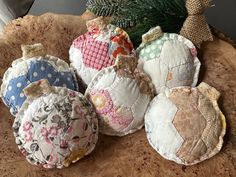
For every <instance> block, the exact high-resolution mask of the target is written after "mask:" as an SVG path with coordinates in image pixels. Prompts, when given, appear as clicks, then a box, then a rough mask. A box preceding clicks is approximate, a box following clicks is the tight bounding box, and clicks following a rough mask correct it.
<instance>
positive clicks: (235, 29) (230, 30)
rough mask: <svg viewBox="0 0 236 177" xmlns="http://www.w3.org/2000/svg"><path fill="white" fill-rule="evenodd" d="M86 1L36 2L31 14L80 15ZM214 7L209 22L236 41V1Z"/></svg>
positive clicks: (220, 2)
mask: <svg viewBox="0 0 236 177" xmlns="http://www.w3.org/2000/svg"><path fill="white" fill-rule="evenodd" d="M85 4H86V0H56V1H52V0H35V2H34V4H33V6H32V8H31V10H30V12H29V13H30V14H33V15H40V14H43V13H45V12H56V13H66V14H74V15H80V14H81V13H83V12H84V10H85V8H86V6H85ZM212 4H213V5H214V6H212V7H210V8H209V9H208V10H207V12H206V16H207V20H208V22H209V23H210V24H211V25H213V26H214V27H216V28H217V29H219V30H221V31H223V32H224V33H226V34H227V35H229V36H230V37H231V38H233V39H234V40H236V0H213V3H212Z"/></svg>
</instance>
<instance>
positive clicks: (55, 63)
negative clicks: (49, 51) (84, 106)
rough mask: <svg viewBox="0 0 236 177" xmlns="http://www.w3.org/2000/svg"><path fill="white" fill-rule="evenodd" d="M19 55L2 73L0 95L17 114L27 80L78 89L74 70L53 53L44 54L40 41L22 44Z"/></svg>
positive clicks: (27, 83) (14, 113) (12, 111)
mask: <svg viewBox="0 0 236 177" xmlns="http://www.w3.org/2000/svg"><path fill="white" fill-rule="evenodd" d="M21 48H22V54H23V56H22V58H19V59H17V60H15V61H13V63H12V67H10V68H9V69H8V70H7V71H6V72H5V74H4V77H3V81H2V85H1V91H0V96H1V98H2V100H3V102H4V103H5V104H6V105H7V106H8V107H9V108H10V112H11V114H12V115H14V116H15V115H16V114H17V112H18V111H19V109H20V108H21V105H22V104H23V102H24V101H25V100H26V96H25V95H24V92H23V89H24V88H26V87H27V86H28V85H29V84H30V83H32V82H35V81H38V80H41V79H47V80H48V81H49V83H50V85H52V86H57V87H66V88H68V89H71V90H75V91H78V84H77V80H76V76H75V73H74V71H73V69H72V68H70V67H69V65H68V64H67V63H66V62H65V61H63V60H61V59H59V58H56V57H54V56H50V55H46V50H45V49H44V47H43V45H42V44H34V45H22V47H21Z"/></svg>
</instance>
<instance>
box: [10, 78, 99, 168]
mask: <svg viewBox="0 0 236 177" xmlns="http://www.w3.org/2000/svg"><path fill="white" fill-rule="evenodd" d="M24 93H25V95H26V96H27V99H26V101H25V102H24V104H23V105H22V107H21V109H20V111H19V113H18V114H17V116H16V118H15V121H14V124H13V130H14V135H15V138H16V143H17V145H18V147H19V149H20V151H21V152H22V153H23V155H25V156H26V159H27V160H28V161H29V162H30V163H31V164H34V165H38V166H42V167H44V168H63V167H68V166H69V165H70V164H71V163H75V162H76V161H78V160H80V159H81V158H83V157H84V156H86V155H88V154H89V153H91V152H92V151H93V149H94V148H95V145H96V142H97V139H98V119H97V115H96V112H95V110H94V108H93V106H92V105H91V104H90V102H89V101H88V100H87V99H86V98H85V97H84V96H83V95H82V94H80V93H78V92H75V91H72V90H70V89H67V88H64V87H52V86H50V85H49V82H48V80H40V81H37V82H34V83H31V84H30V85H29V86H28V87H26V88H25V89H24Z"/></svg>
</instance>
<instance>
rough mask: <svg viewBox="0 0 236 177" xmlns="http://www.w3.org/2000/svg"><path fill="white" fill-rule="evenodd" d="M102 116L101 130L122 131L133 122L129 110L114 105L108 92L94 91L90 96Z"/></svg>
mask: <svg viewBox="0 0 236 177" xmlns="http://www.w3.org/2000/svg"><path fill="white" fill-rule="evenodd" d="M89 99H90V101H91V102H92V103H93V104H94V106H95V108H96V111H97V113H98V114H99V116H100V122H101V124H100V126H101V127H100V129H101V131H102V129H110V130H116V131H118V132H119V131H122V130H124V129H125V128H127V127H128V126H129V125H130V124H131V122H132V121H133V115H132V112H131V110H130V109H129V108H126V107H121V106H116V105H114V103H113V101H112V98H111V96H110V94H109V92H108V91H107V90H92V91H91V92H90V96H89Z"/></svg>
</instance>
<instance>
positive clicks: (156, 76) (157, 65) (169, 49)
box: [137, 27, 200, 93]
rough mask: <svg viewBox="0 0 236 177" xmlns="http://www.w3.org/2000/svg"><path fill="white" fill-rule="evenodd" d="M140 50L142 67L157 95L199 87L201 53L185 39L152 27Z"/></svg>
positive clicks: (144, 36)
mask: <svg viewBox="0 0 236 177" xmlns="http://www.w3.org/2000/svg"><path fill="white" fill-rule="evenodd" d="M137 51H138V54H139V68H140V69H142V70H143V71H144V72H145V73H147V74H148V75H149V77H150V78H151V79H152V82H153V84H154V85H155V89H156V92H157V93H160V92H161V90H162V89H163V90H164V89H165V88H173V87H178V86H196V84H197V81H198V74H199V70H200V62H199V60H198V58H197V50H196V48H195V46H194V45H193V43H192V42H191V41H189V40H187V39H186V38H184V37H183V36H180V35H178V34H174V33H162V31H161V28H160V27H156V28H152V29H151V30H150V31H149V32H148V33H146V34H144V35H143V43H142V44H141V45H140V47H139V48H138V49H137Z"/></svg>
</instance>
